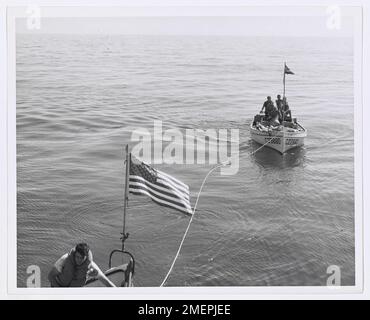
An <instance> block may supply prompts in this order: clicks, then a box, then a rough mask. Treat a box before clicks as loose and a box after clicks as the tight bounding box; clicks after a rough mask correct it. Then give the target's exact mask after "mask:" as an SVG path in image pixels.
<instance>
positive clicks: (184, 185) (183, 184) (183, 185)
mask: <svg viewBox="0 0 370 320" xmlns="http://www.w3.org/2000/svg"><path fill="white" fill-rule="evenodd" d="M157 172H158V173H159V174H160V175H163V176H165V177H166V178H168V179H169V180H171V181H172V182H174V183H176V184H178V185H180V186H181V187H183V188H184V189H185V190H186V191H189V187H188V186H187V185H186V184H185V183H183V182H181V181H180V180H177V179H176V178H174V177H171V176H170V175H168V174H167V173H164V172H163V171H160V170H157Z"/></svg>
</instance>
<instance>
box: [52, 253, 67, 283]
mask: <svg viewBox="0 0 370 320" xmlns="http://www.w3.org/2000/svg"><path fill="white" fill-rule="evenodd" d="M67 256H68V254H67V253H66V254H65V255H63V256H61V257H60V258H59V259H58V260H57V262H55V264H54V266H53V267H52V268H51V270H50V272H49V274H48V280H49V282H50V285H51V286H52V287H60V284H59V283H58V282H57V281H56V279H55V278H56V277H57V276H58V275H59V274H61V272H62V270H63V266H64V261H65V259H66V258H67Z"/></svg>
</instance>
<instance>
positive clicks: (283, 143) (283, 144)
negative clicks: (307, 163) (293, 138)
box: [282, 62, 286, 154]
mask: <svg viewBox="0 0 370 320" xmlns="http://www.w3.org/2000/svg"><path fill="white" fill-rule="evenodd" d="M285 69H286V62H284V71H283V72H284V77H283V84H284V89H283V110H282V111H283V112H282V114H283V121H282V122H283V141H282V146H283V148H282V153H283V154H284V149H285V138H284V136H285V135H284V132H285V126H284V118H285V113H284V110H285V105H284V98H285Z"/></svg>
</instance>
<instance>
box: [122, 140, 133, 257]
mask: <svg viewBox="0 0 370 320" xmlns="http://www.w3.org/2000/svg"><path fill="white" fill-rule="evenodd" d="M125 151H126V160H125V163H126V176H125V191H124V199H123V227H122V237H121V241H122V251H125V241H126V239H127V238H128V236H129V234H128V233H126V230H125V229H126V211H127V202H128V191H129V186H128V184H129V175H130V163H131V153H129V152H128V144H126V148H125Z"/></svg>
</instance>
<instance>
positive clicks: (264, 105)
mask: <svg viewBox="0 0 370 320" xmlns="http://www.w3.org/2000/svg"><path fill="white" fill-rule="evenodd" d="M265 108H266V102H264V103H263V105H262V109H261V111H260V112H263V109H265Z"/></svg>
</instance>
